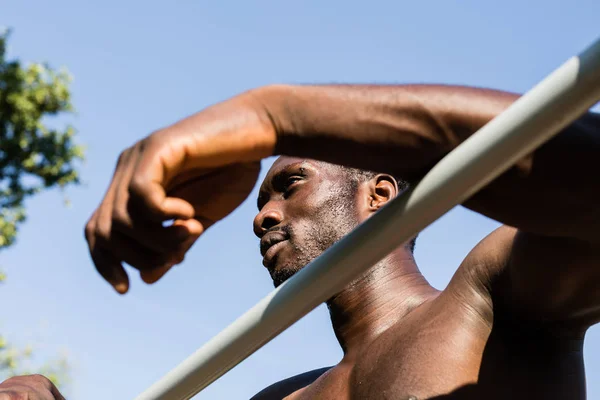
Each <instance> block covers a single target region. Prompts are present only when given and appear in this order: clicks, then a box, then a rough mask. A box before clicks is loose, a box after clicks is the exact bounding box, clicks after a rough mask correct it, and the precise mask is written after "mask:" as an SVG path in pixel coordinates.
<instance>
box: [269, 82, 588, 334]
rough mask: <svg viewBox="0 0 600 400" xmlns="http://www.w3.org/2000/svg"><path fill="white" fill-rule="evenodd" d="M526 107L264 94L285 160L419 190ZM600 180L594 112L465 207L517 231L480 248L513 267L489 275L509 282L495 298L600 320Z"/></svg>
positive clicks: (414, 89)
mask: <svg viewBox="0 0 600 400" xmlns="http://www.w3.org/2000/svg"><path fill="white" fill-rule="evenodd" d="M517 97H518V96H517V95H514V94H509V93H505V92H499V91H493V90H482V89H475V88H465V87H451V86H379V87H376V86H327V87H285V86H279V87H270V88H266V89H262V92H261V91H259V94H258V98H259V100H260V102H261V104H263V106H264V107H265V109H266V110H267V111H268V113H269V115H270V118H271V120H272V121H273V125H274V126H275V127H276V130H277V135H278V141H277V147H276V152H277V153H279V154H289V155H293V156H302V157H309V158H317V159H322V160H325V161H329V162H335V163H340V164H346V165H352V166H355V167H359V168H364V169H372V170H377V171H381V172H389V173H393V174H396V175H399V176H402V177H405V178H406V179H408V180H415V179H418V178H419V177H420V176H422V175H423V174H424V173H425V172H427V170H428V169H429V168H430V167H431V166H432V165H433V164H434V163H435V162H436V161H437V160H439V159H440V158H441V157H443V156H444V155H445V154H447V153H448V152H449V151H450V150H452V149H453V148H454V147H455V146H457V145H458V144H460V143H461V142H462V141H463V140H465V139H466V138H467V137H469V136H470V135H471V134H473V133H474V132H475V131H477V130H478V129H479V128H480V127H482V126H483V125H484V124H485V123H487V122H488V121H490V120H491V119H492V118H493V117H495V116H496V115H497V114H499V113H500V112H502V111H503V110H504V109H506V108H507V107H508V106H509V105H510V104H511V103H512V102H513V101H514V100H516V98H517ZM356 154H361V157H356V156H355V155H356ZM599 172H600V116H598V115H596V114H592V113H588V114H585V115H583V116H582V117H581V118H580V119H579V120H578V121H576V122H575V123H573V124H572V125H571V126H569V127H568V128H566V129H565V130H564V131H563V132H561V133H560V134H559V135H558V136H557V137H555V138H554V139H552V140H551V141H550V142H548V143H547V144H545V145H544V146H542V147H541V148H539V149H538V150H537V151H535V152H534V153H533V154H531V155H530V156H528V157H527V158H526V159H523V160H521V161H520V162H519V163H518V164H517V165H516V166H515V167H513V168H512V169H510V170H509V171H508V172H506V173H505V174H503V175H502V176H501V177H499V178H498V179H496V180H495V181H494V182H492V183H491V184H489V185H488V186H487V187H486V188H484V189H483V190H481V191H480V192H479V193H477V194H476V195H474V196H473V197H472V198H471V199H469V200H468V201H467V202H466V203H465V204H464V205H465V206H466V207H468V208H471V209H473V210H475V211H477V212H480V213H482V214H484V215H486V216H488V217H491V218H493V219H495V220H498V221H500V222H502V223H504V224H506V225H509V226H512V227H516V228H517V229H505V230H501V231H500V232H497V233H495V234H494V235H492V237H491V238H490V239H489V240H487V241H486V242H485V245H484V246H483V247H482V248H480V249H479V250H478V252H479V254H480V255H481V254H484V255H485V254H487V253H489V254H492V253H494V254H495V256H494V260H503V262H506V265H493V264H490V265H488V266H487V267H488V268H490V269H491V270H493V271H494V272H493V273H498V271H500V270H501V271H502V272H501V275H502V279H503V280H504V281H505V284H503V285H502V286H501V289H498V288H497V289H496V293H494V295H495V296H497V295H498V291H502V293H501V295H502V297H504V299H503V301H504V302H505V303H506V304H507V305H509V306H511V307H512V308H514V309H515V310H517V309H518V310H520V312H524V313H527V314H528V316H529V317H531V318H536V319H540V320H559V321H564V320H576V321H577V323H579V324H581V325H590V324H593V323H595V322H597V321H598V320H600V178H599V177H598V173H599ZM486 246H488V247H487V248H486ZM497 248H501V249H503V251H504V252H505V253H506V254H503V255H500V256H498V255H497V254H496V253H497ZM488 261H489V260H488ZM488 261H486V260H483V261H482V263H481V264H483V265H485V264H486V263H487V262H488ZM505 278H506V279H505ZM490 279H491V278H490ZM489 285H490V289H491V286H492V282H491V281H490V282H489Z"/></svg>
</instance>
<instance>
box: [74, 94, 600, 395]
mask: <svg viewBox="0 0 600 400" xmlns="http://www.w3.org/2000/svg"><path fill="white" fill-rule="evenodd" d="M516 98H518V96H517V95H514V94H510V93H505V92H500V91H493V90H483V89H474V88H465V87H456V86H454V87H452V86H427V85H416V86H343V85H342V86H320V87H319V86H305V87H292V86H272V87H266V88H261V89H257V90H254V91H251V92H248V93H245V94H243V95H240V96H238V97H235V98H233V99H231V100H228V101H226V102H223V103H220V104H218V105H215V106H213V107H211V108H209V109H207V110H204V111H202V112H200V113H198V114H196V115H194V116H191V117H189V118H187V119H185V120H182V121H180V122H179V123H177V124H175V125H173V126H171V127H168V128H165V129H163V130H160V131H158V132H155V133H154V134H152V135H150V136H149V137H148V138H146V139H144V140H142V141H141V142H139V143H138V144H136V145H134V146H133V147H132V148H130V149H128V150H127V151H126V152H124V154H123V155H122V157H121V159H120V163H119V165H118V167H117V170H116V172H115V177H114V178H113V181H112V183H111V186H110V188H109V191H108V193H107V195H106V197H105V199H104V200H103V202H102V204H101V205H100V207H99V208H98V210H97V211H96V212H95V213H94V215H93V216H92V218H91V219H90V221H89V223H88V225H87V227H86V237H87V239H88V243H89V245H90V251H91V254H92V258H93V260H94V262H95V265H96V268H97V269H98V271H99V272H100V273H101V274H102V276H103V277H104V278H105V279H107V280H108V281H109V282H110V283H111V284H112V285H113V287H114V288H115V289H116V290H117V291H119V292H120V293H124V292H125V291H127V289H128V287H129V281H128V278H127V275H126V274H125V271H124V269H123V267H122V263H123V262H125V263H128V264H130V265H132V266H134V267H135V268H137V269H138V270H140V271H141V274H142V278H143V279H144V280H145V281H146V282H154V281H156V280H157V279H160V277H162V276H163V275H164V273H166V272H167V271H168V270H169V268H171V267H172V266H173V265H174V264H176V263H178V262H180V261H181V260H182V259H183V256H184V254H185V252H186V251H187V250H188V249H189V248H190V246H191V245H192V243H193V242H194V241H195V240H196V239H197V238H198V237H199V236H200V235H201V234H202V233H203V232H204V231H205V230H206V229H207V228H208V227H209V226H210V225H212V224H213V223H215V222H217V221H218V220H220V219H221V218H223V217H224V216H226V215H227V214H229V213H230V212H231V211H232V210H233V209H235V207H236V206H237V205H238V204H240V203H241V202H242V201H243V200H244V199H245V198H246V197H247V195H248V194H249V193H250V191H251V189H252V186H253V184H254V182H255V181H256V178H257V176H258V168H259V163H258V162H259V160H260V159H261V158H264V157H266V156H269V155H272V154H285V155H289V156H295V157H298V158H299V159H300V160H304V159H318V160H322V161H326V162H329V163H336V164H343V165H349V166H352V167H356V168H363V169H367V170H376V171H382V172H384V174H381V175H379V176H378V178H377V179H373V180H370V181H369V182H367V183H365V184H363V185H360V186H359V190H358V192H357V193H356V197H355V199H356V203H354V204H355V206H356V207H355V208H354V211H355V212H354V213H353V214H352V215H353V217H354V220H355V221H356V222H360V221H362V220H364V219H365V218H368V216H369V215H371V214H372V213H374V212H376V211H377V209H379V208H380V207H381V206H382V205H383V204H385V203H386V202H388V201H389V200H391V199H392V198H393V197H395V196H396V195H397V186H396V185H395V183H394V181H393V179H391V178H390V175H394V176H402V177H404V178H405V179H408V180H410V181H416V180H417V179H419V178H420V177H421V176H423V174H424V173H426V172H427V171H428V169H429V168H431V166H432V165H433V164H434V163H435V162H436V161H437V160H439V159H440V158H441V157H443V156H444V155H445V154H447V153H448V152H449V151H451V150H452V149H453V148H454V147H456V146H457V145H459V144H460V143H461V142H462V141H463V140H465V139H466V138H468V137H469V136H470V135H471V134H473V133H474V132H475V131H477V130H478V129H479V128H480V127H481V126H483V125H484V124H486V123H487V122H488V121H490V120H491V119H492V118H493V117H494V116H496V115H498V114H499V113H500V112H502V111H503V110H505V109H506V108H507V107H508V106H509V105H510V104H511V103H512V102H513V101H514V100H515V99H516ZM599 131H600V119H599V118H598V116H597V115H594V114H586V115H583V116H582V117H581V118H580V119H579V120H578V121H576V122H575V123H573V124H571V125H570V126H569V127H567V128H565V129H564V130H563V131H562V132H561V133H560V134H559V135H558V136H557V137H555V138H554V139H552V140H551V141H550V142H548V143H547V144H545V145H543V146H542V147H541V148H539V149H538V150H536V151H535V152H534V153H533V154H531V155H530V156H528V157H527V158H525V159H523V160H521V161H520V162H519V163H518V164H517V165H516V166H514V167H513V168H512V169H510V170H509V171H507V172H506V173H504V174H503V175H502V176H501V177H499V178H497V179H496V180H495V181H493V182H492V183H490V184H489V185H488V186H487V187H485V188H484V189H482V190H481V191H480V192H478V193H477V194H475V195H474V196H472V197H471V199H469V200H468V201H466V202H465V203H464V205H465V206H466V207H468V208H470V209H472V210H475V211H477V212H479V213H481V214H483V215H486V216H488V217H491V218H494V219H496V220H497V221H500V222H502V223H503V224H504V225H505V226H504V227H502V228H500V229H499V230H497V231H495V232H494V233H492V234H491V235H490V236H488V237H487V238H485V239H484V240H483V241H482V242H481V243H480V244H479V245H477V246H476V247H475V248H474V249H473V251H472V252H471V253H470V254H469V255H468V256H467V258H466V259H465V260H464V261H463V263H462V264H461V265H460V266H458V267H457V270H456V273H455V275H454V277H453V279H452V280H451V282H450V284H449V285H448V287H447V288H446V289H445V290H444V291H442V292H437V291H435V290H433V289H432V288H431V287H430V286H429V285H428V284H427V282H426V281H425V280H424V278H422V276H420V274H419V272H418V269H417V267H416V265H415V264H414V260H413V259H412V257H411V255H410V252H408V251H407V250H406V249H404V248H400V249H398V250H396V251H395V252H394V253H393V254H392V255H390V256H389V257H388V258H387V259H386V260H385V261H384V262H383V263H380V264H378V265H377V266H374V267H373V269H372V271H371V275H369V277H368V278H365V279H363V280H359V281H358V282H357V283H356V284H355V285H353V286H352V287H351V288H350V289H348V290H345V291H344V292H342V293H339V294H337V295H336V296H334V298H333V299H332V300H331V301H330V309H331V314H332V321H333V325H334V329H335V333H336V335H337V337H338V339H339V341H340V344H341V346H342V348H343V349H344V358H343V360H342V361H341V362H340V363H339V364H338V365H336V366H335V367H334V368H332V369H330V370H328V371H327V372H326V373H323V371H317V372H315V373H314V374H312V375H311V374H309V375H308V376H306V375H305V376H303V377H299V378H298V379H296V380H294V381H293V382H290V381H288V382H287V383H286V384H284V385H283V386H281V387H280V388H279V389H277V390H283V391H284V392H285V387H286V386H287V385H290V384H292V383H293V384H294V385H293V387H291V389H290V390H289V393H286V394H281V393H280V394H277V395H274V396H271V397H268V395H265V396H266V397H267V398H283V397H284V396H285V395H287V394H289V395H290V398H311V399H314V398H323V399H340V398H342V399H343V398H357V399H358V398H360V399H363V398H377V399H380V398H390V399H409V398H411V396H413V397H416V398H418V399H426V398H429V399H431V398H434V399H435V398H440V399H442V398H454V399H481V398H486V399H494V398H498V399H506V398H511V399H530V398H544V399H565V398H569V399H583V398H585V393H584V389H585V384H584V376H585V375H584V370H583V363H582V343H583V338H584V335H585V332H586V330H587V329H588V328H589V327H590V326H592V325H593V324H595V323H597V322H598V320H600V207H598V206H597V205H598V204H600V201H599V200H600V181H598V180H597V179H593V178H592V177H593V176H595V175H596V174H597V171H599V170H600V157H598V155H599V154H600V133H599ZM357 155H360V156H357ZM287 160H288V161H285V159H284V160H281V161H279V162H278V163H277V164H276V165H275V166H274V170H276V169H277V168H278V166H281V165H283V163H285V162H289V160H290V159H287ZM297 161H298V160H296V163H297ZM308 163H309V164H312V163H311V162H308ZM301 164H302V162H301ZM321 166H322V164H321ZM305 167H306V168H309V166H305ZM313 168H316V167H314V166H313ZM318 171H319V174H318V175H319V176H320V177H321V178H322V179H321V181H320V183H319V185H316V186H314V185H312V186H311V185H309V184H308V183H306V182H308V180H307V181H306V182H305V183H300V184H299V185H301V188H299V189H298V191H297V192H295V194H293V195H292V196H289V197H288V198H287V199H284V200H285V201H284V200H273V199H277V198H278V196H280V195H281V194H280V193H279V192H277V189H276V188H269V187H268V182H267V185H266V186H265V187H264V189H265V190H264V191H263V192H265V191H266V192H267V193H268V194H269V199H268V201H267V202H263V204H262V209H261V213H262V214H263V215H264V214H265V213H267V211H264V210H266V209H267V210H268V209H271V212H272V214H273V215H274V214H276V213H277V212H280V214H281V216H280V219H281V221H282V222H281V223H283V224H284V225H285V224H286V223H287V222H289V221H303V223H304V226H305V228H306V227H307V226H310V218H308V217H307V215H303V213H302V210H303V209H307V208H308V209H310V208H311V204H312V203H311V202H310V201H308V199H309V198H310V199H313V198H314V199H315V201H316V200H317V199H319V198H320V196H322V195H323V193H322V192H321V191H320V190H325V189H324V188H326V187H334V186H337V187H340V178H339V176H338V178H337V179H336V177H335V174H333V173H332V172H331V171H330V170H328V169H327V167H323V168H320V169H318ZM271 173H273V171H271ZM222 182H227V185H223V184H219V183H222ZM310 187H312V190H310V191H307V192H306V193H305V195H304V196H303V199H304V200H303V205H296V206H294V204H295V202H294V200H293V199H294V195H297V193H300V190H301V189H304V190H308V189H309V188H310ZM319 187H321V188H322V189H318V188H319ZM270 203H271V204H270ZM275 203H277V205H276V206H275V205H273V204H275ZM284 204H285V205H284ZM315 204H317V203H315ZM315 204H312V205H313V206H315ZM322 204H326V203H322ZM327 204H330V203H327ZM318 208H319V207H316V206H315V207H312V210H313V211H314V212H317V211H318ZM333 209H335V208H331V210H333ZM277 210H279V211H277ZM311 213H312V212H311ZM273 215H272V216H271V217H269V218H266V217H265V218H262V222H261V217H260V214H259V217H258V218H257V220H258V222H255V231H257V234H259V236H260V235H261V234H264V233H268V232H264V231H263V228H265V229H266V230H267V231H268V230H269V229H271V228H273V227H274V226H277V224H274V222H277V218H276V217H273ZM286 218H287V219H286ZM336 218H341V221H343V224H332V225H341V226H344V227H347V226H351V225H352V223H351V221H348V215H346V216H344V215H336ZM168 219H175V223H174V225H173V226H169V227H163V226H162V224H161V221H164V220H168ZM269 219H270V222H268V224H267V225H269V224H270V227H266V226H265V225H264V220H269ZM316 221H317V220H315V223H316ZM318 221H319V222H320V223H321V225H326V224H323V223H322V222H323V219H322V218H321V219H319V220H318ZM338 222H339V221H338ZM256 226H258V229H257V228H256ZM293 232H294V234H295V235H296V239H294V240H290V241H289V242H288V244H287V245H285V244H281V245H279V249H278V250H277V251H274V250H273V251H271V253H278V254H277V257H274V254H269V255H268V260H266V261H267V266H268V267H269V268H270V272H271V273H272V275H274V274H273V272H274V271H276V270H277V268H278V266H285V268H289V267H293V266H292V265H290V264H289V263H288V264H286V263H285V258H286V254H288V256H290V255H291V254H294V252H293V251H291V250H290V249H292V248H293V246H296V247H295V248H296V249H307V250H311V252H312V251H313V250H314V251H315V252H318V251H317V250H319V249H320V248H321V247H323V246H324V245H325V243H316V244H315V243H313V244H310V243H308V242H306V241H304V242H303V241H302V240H301V237H302V235H303V233H302V229H300V227H297V228H294V229H293ZM304 232H309V229H306V230H305V231H304ZM326 232H327V233H330V234H331V235H329V236H327V235H326V236H327V237H331V238H334V239H335V238H336V234H334V233H333V232H330V231H326ZM320 236H322V235H320ZM305 237H309V235H306V236H305ZM286 246H288V247H286ZM279 253H280V254H279ZM299 254H301V253H297V254H296V255H299ZM302 254H304V252H302ZM280 257H281V259H280ZM275 258H277V261H276V262H275V264H271V262H273V259H275ZM293 258H294V257H290V259H293ZM296 258H297V257H296ZM280 263H282V264H280ZM275 275H277V274H275ZM311 382H312V383H311Z"/></svg>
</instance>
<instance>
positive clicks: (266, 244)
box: [260, 231, 288, 257]
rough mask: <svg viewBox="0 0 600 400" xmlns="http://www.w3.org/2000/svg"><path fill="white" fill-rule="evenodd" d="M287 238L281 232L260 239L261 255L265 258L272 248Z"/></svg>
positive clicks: (274, 232) (269, 233)
mask: <svg viewBox="0 0 600 400" xmlns="http://www.w3.org/2000/svg"><path fill="white" fill-rule="evenodd" d="M287 238H288V237H287V235H285V234H284V233H283V232H280V231H273V232H268V233H266V234H265V235H264V236H263V237H262V238H261V239H260V254H261V255H262V256H263V257H264V256H265V255H266V254H267V251H268V250H269V249H270V248H271V246H273V245H276V244H277V243H279V242H283V241H284V240H286V239H287Z"/></svg>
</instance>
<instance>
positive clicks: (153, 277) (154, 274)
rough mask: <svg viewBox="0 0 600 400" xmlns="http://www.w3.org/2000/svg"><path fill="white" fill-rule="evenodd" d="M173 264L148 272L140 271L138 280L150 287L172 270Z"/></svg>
mask: <svg viewBox="0 0 600 400" xmlns="http://www.w3.org/2000/svg"><path fill="white" fill-rule="evenodd" d="M174 265H175V264H167V265H165V266H164V267H161V268H155V269H151V270H149V271H140V278H142V280H143V281H144V282H145V283H147V284H149V285H151V284H153V283H155V282H157V281H158V280H159V279H160V278H162V277H163V276H164V275H165V274H166V273H167V272H169V270H170V269H171V268H173V266H174Z"/></svg>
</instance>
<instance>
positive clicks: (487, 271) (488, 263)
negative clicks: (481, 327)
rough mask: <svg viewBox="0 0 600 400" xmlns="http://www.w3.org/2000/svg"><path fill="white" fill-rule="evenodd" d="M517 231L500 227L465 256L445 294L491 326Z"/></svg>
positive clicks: (507, 227)
mask: <svg viewBox="0 0 600 400" xmlns="http://www.w3.org/2000/svg"><path fill="white" fill-rule="evenodd" d="M517 232H518V231H517V229H515V228H512V227H509V226H501V227H500V228H498V229H496V230H495V231H493V232H492V233H490V234H489V235H488V236H486V237H485V238H484V239H483V240H481V241H480V242H479V243H478V244H477V246H475V247H474V248H473V250H471V252H469V254H468V255H467V256H466V257H465V259H464V260H463V262H462V263H461V265H460V266H459V268H458V269H457V271H456V273H455V274H454V276H453V277H452V279H451V281H450V283H449V284H448V287H447V288H446V290H445V291H444V293H445V295H446V296H449V297H450V298H452V299H453V300H455V301H456V302H457V303H458V304H460V305H461V306H462V307H463V308H465V310H466V311H467V312H469V313H471V314H472V315H473V316H475V317H477V318H480V319H481V320H483V321H484V322H485V323H486V324H487V325H489V326H490V327H491V325H492V322H493V319H494V312H495V311H496V310H495V305H497V304H495V303H494V300H495V298H496V296H497V295H498V294H499V292H501V291H502V290H503V289H502V288H503V286H504V285H505V279H506V274H507V271H508V265H509V260H510V255H511V248H512V244H513V242H514V239H515V237H516V235H517Z"/></svg>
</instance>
